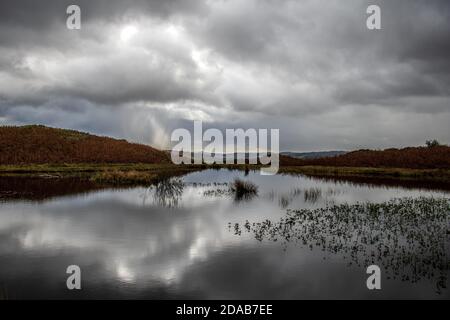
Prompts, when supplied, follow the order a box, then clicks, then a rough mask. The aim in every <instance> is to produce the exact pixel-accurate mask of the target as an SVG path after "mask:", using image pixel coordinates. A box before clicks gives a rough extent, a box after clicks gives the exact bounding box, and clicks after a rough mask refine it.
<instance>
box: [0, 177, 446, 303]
mask: <svg viewBox="0 0 450 320" xmlns="http://www.w3.org/2000/svg"><path fill="white" fill-rule="evenodd" d="M236 178H240V179H243V180H246V181H251V182H252V183H254V184H255V185H257V186H258V196H257V197H255V198H253V199H250V200H248V201H244V202H235V201H234V199H233V195H229V194H227V195H224V194H216V193H214V192H210V190H217V189H220V190H228V189H229V185H230V184H231V183H232V182H233V181H234V180H235V179H236ZM0 180H1V179H0ZM21 181H22V182H17V183H15V182H14V183H11V184H8V183H6V182H5V183H3V185H2V184H1V183H0V186H2V188H3V189H2V190H4V191H15V192H17V193H20V192H21V191H24V190H25V191H26V190H28V191H30V192H32V193H34V194H39V192H42V194H43V195H44V196H45V197H41V198H39V199H40V200H39V201H28V200H29V199H26V198H25V199H26V200H23V199H21V198H20V197H19V198H15V199H14V201H12V200H11V199H5V200H4V201H2V202H1V203H0V288H3V289H0V291H1V292H2V293H0V294H1V295H2V296H3V297H6V298H8V299H17V298H89V299H90V298H146V299H152V298H159V299H161V298H162V299H164V298H166V299H167V298H191V299H197V298H199V299H200V298H210V299H213V298H215V299H230V298H234V299H259V298H260V299H270V298H272V299H275V298H277V299H278V298H279V299H282V298H286V299H297V298H377V297H383V298H390V297H392V298H408V297H410V298H417V297H425V298H436V297H438V298H439V297H444V298H445V297H449V292H448V289H445V290H443V292H442V294H441V295H439V296H438V295H436V293H435V287H436V283H435V281H434V279H435V278H432V279H431V280H429V281H427V280H426V277H422V278H421V279H422V280H421V281H419V282H417V283H412V282H411V281H405V282H401V281H400V280H399V279H398V278H397V279H393V278H392V279H384V280H383V281H384V282H383V284H384V286H383V290H382V292H379V293H378V294H376V293H373V292H369V291H368V290H367V289H366V287H365V281H366V274H365V269H364V268H361V267H358V265H357V264H356V263H353V264H352V265H351V266H348V265H347V264H346V262H345V260H344V261H342V260H343V259H342V256H341V253H339V252H338V253H337V254H330V255H328V256H327V260H323V257H324V255H326V254H327V252H324V251H322V250H320V248H319V247H314V248H313V250H309V247H308V248H304V247H302V246H298V245H295V246H292V247H290V248H289V250H286V251H284V250H283V248H282V247H280V245H279V243H274V242H270V241H264V242H258V241H255V239H254V237H253V234H252V233H248V232H242V236H240V237H236V236H235V235H234V234H233V232H229V230H228V228H227V225H228V222H229V221H233V222H239V223H240V224H241V225H242V224H243V223H245V221H246V220H248V221H265V220H270V221H279V219H281V218H284V217H285V214H286V208H290V209H297V208H299V209H302V208H303V209H311V210H314V209H317V208H321V207H324V206H327V205H329V206H331V205H332V204H334V203H335V204H337V205H339V204H341V203H350V204H352V203H355V202H356V201H372V202H383V201H386V200H389V199H391V198H393V197H411V198H417V197H419V196H434V197H436V198H437V197H443V196H448V193H445V192H441V191H423V190H417V189H406V188H399V187H395V188H394V187H377V186H374V185H371V186H359V185H358V186H355V185H353V184H350V183H344V182H339V183H335V182H332V181H322V180H317V179H313V178H307V177H303V176H284V175H279V176H271V177H267V176H260V175H259V172H253V171H249V172H248V173H247V176H245V172H244V171H232V170H218V171H216V170H206V171H203V172H196V173H192V174H189V175H186V176H184V177H182V178H181V179H179V180H177V181H176V180H171V181H164V182H162V183H161V184H160V185H159V186H158V185H156V186H154V187H153V188H129V189H120V190H119V189H94V190H95V191H96V192H89V193H88V192H80V193H78V192H77V193H75V194H72V195H71V196H70V195H69V194H70V193H66V191H67V190H69V189H70V188H66V189H64V188H65V187H63V186H62V185H60V187H61V189H64V193H61V192H59V191H58V190H52V192H48V193H45V190H43V189H45V188H46V187H47V186H48V187H49V188H52V187H51V184H50V185H49V184H48V182H43V183H44V184H42V185H39V184H37V183H35V182H30V184H29V185H28V184H27V183H26V180H21ZM55 182H56V180H55ZM31 186H34V187H35V188H36V189H35V190H34V189H33V188H31ZM27 188H28V189H27ZM71 188H72V190H82V189H78V186H75V185H73V186H72V187H71ZM54 189H56V188H54ZM315 189H317V190H320V192H315V191H311V190H315ZM306 191H307V193H308V194H309V195H308V196H307V197H306V198H305V192H306ZM224 192H225V191H224ZM209 193H210V194H209ZM315 193H320V195H321V196H320V197H319V196H317V197H316V196H314V194H315ZM62 194H63V195H64V197H61V196H60V195H62ZM208 194H209V195H208ZM205 195H208V196H205ZM311 195H312V196H311ZM283 198H285V200H280V199H283ZM35 199H38V198H31V200H35ZM312 200H314V201H312ZM419 221H420V220H419ZM438 223H439V222H438V220H435V224H438ZM232 227H233V226H232ZM424 227H426V226H424ZM437 227H438V226H436V228H437ZM411 228H412V227H411ZM419 228H421V227H419ZM241 230H245V229H241ZM313 231H314V229H312V230H311V232H313ZM436 232H438V229H436ZM317 234H318V233H317V232H316V235H317ZM430 237H431V236H430ZM425 240H426V241H428V240H427V239H426V238H424V241H425ZM348 241H350V240H348ZM432 241H434V240H432ZM386 245H389V243H386ZM433 254H435V253H433ZM436 254H437V253H436ZM369 255H370V254H369ZM71 264H77V265H79V266H80V267H81V269H82V277H83V278H82V286H83V290H82V292H72V291H68V290H67V289H66V286H65V281H66V276H67V275H66V273H65V270H66V268H67V266H68V265H71ZM447 283H448V273H447Z"/></svg>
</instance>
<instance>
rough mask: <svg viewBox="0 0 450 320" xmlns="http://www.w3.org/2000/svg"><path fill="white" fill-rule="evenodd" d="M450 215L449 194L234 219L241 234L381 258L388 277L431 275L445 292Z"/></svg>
mask: <svg viewBox="0 0 450 320" xmlns="http://www.w3.org/2000/svg"><path fill="white" fill-rule="evenodd" d="M314 194H316V192H315V193H314ZM313 197H316V195H314V196H313ZM449 215H450V200H449V199H446V198H425V197H419V198H416V199H413V198H401V199H393V200H390V201H388V202H384V203H380V204H374V203H356V204H353V205H349V204H341V205H333V206H329V207H325V208H320V209H314V210H311V209H300V210H288V211H287V214H286V216H285V217H283V218H281V219H279V220H278V221H271V220H265V221H262V222H256V223H255V222H254V223H250V222H249V221H248V220H247V221H246V222H245V223H244V224H242V225H240V224H239V223H236V224H234V227H233V231H234V234H235V235H239V236H240V235H242V230H245V231H247V232H250V233H253V235H254V236H255V238H256V239H257V240H258V241H262V240H265V239H267V240H269V241H274V242H276V241H281V242H282V243H283V244H284V245H286V243H288V242H292V241H295V242H297V243H300V244H301V245H303V246H306V247H309V248H310V249H311V250H312V249H313V248H315V247H317V248H319V249H321V250H322V251H328V252H331V253H334V254H338V255H340V256H342V257H343V258H344V259H348V260H350V262H349V264H350V265H351V264H352V263H355V264H356V265H358V266H360V267H364V266H369V265H371V264H377V265H380V266H382V267H383V272H386V274H387V275H388V279H389V278H390V277H392V278H394V279H395V278H400V279H401V280H402V281H411V282H413V283H416V282H418V281H419V280H421V279H423V278H426V279H427V280H431V281H432V282H433V283H434V284H435V286H436V291H437V292H438V293H442V290H443V289H445V288H446V283H447V274H448V271H449V270H450V261H449V257H448V249H449V243H450V241H449V234H450V228H449V227H450V225H448V217H449ZM230 229H231V224H230Z"/></svg>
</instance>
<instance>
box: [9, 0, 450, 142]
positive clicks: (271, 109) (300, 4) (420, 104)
mask: <svg viewBox="0 0 450 320" xmlns="http://www.w3.org/2000/svg"><path fill="white" fill-rule="evenodd" d="M73 3H76V4H79V5H80V6H81V8H82V19H83V26H82V30H80V31H76V32H74V31H71V30H67V29H66V28H65V17H66V15H65V8H66V7H67V5H68V4H69V1H65V0H64V1H56V0H55V1H43V2H36V1H31V0H22V1H8V2H5V1H4V2H2V3H1V4H0V120H1V121H2V123H32V122H41V123H47V124H52V125H54V126H68V127H71V128H75V129H77V128H79V129H86V130H92V131H93V132H101V133H105V134H111V135H114V136H121V135H123V136H125V137H126V138H129V139H133V140H138V141H140V142H148V141H150V143H154V142H153V141H155V140H159V141H167V137H168V136H170V130H172V128H174V127H175V126H178V125H185V124H188V122H189V121H191V120H193V119H195V118H199V119H202V120H204V121H207V122H209V124H215V125H217V126H218V127H221V128H222V127H226V126H231V127H233V126H234V125H235V124H236V123H239V124H240V125H241V126H242V127H251V126H257V127H258V126H264V127H279V128H283V129H284V130H285V132H286V135H282V136H281V139H282V141H284V142H282V146H283V147H284V148H289V149H291V150H292V149H317V148H319V149H320V148H332V149H336V148H353V147H358V146H364V143H363V141H364V139H366V142H367V143H366V144H367V146H369V145H370V146H374V147H377V146H386V145H389V146H395V145H396V144H404V143H410V144H418V143H422V142H423V141H424V140H425V139H426V138H429V135H434V136H435V137H439V138H440V139H442V140H444V142H445V141H446V140H447V141H448V140H449V139H450V134H449V131H448V129H447V128H446V126H445V125H443V124H442V119H447V118H448V112H449V111H450V104H449V99H450V58H449V56H448V54H447V53H448V52H449V49H450V40H449V37H448V35H449V34H450V4H449V3H448V1H438V0H433V1H428V2H421V1H404V0H402V1H400V0H399V1H385V0H378V1H375V2H373V1H346V2H345V4H343V3H342V1H336V0H334V1H311V0H304V1H290V0H283V1H272V0H260V1H257V0H253V1H245V2H244V1H194V0H189V1H184V0H183V1H182V0H173V1H156V0H155V1H143V0H135V1H131V2H126V3H125V2H123V1H115V0H114V1H104V0H100V1H87V0H83V1H75V2H73ZM372 3H374V4H379V5H380V6H381V10H382V28H383V29H382V30H381V31H369V30H367V29H366V26H365V19H366V13H365V9H366V7H367V6H368V4H372ZM70 4H72V2H70ZM127 25H136V26H137V27H138V28H139V30H138V33H137V34H136V35H134V36H133V38H132V39H131V40H130V41H121V37H123V34H122V33H123V32H125V31H124V28H125V27H126V26H127ZM122 40H123V39H122ZM76 104H79V106H78V107H74V105H76ZM424 115H426V117H425V116H424ZM385 117H389V118H390V119H397V120H399V121H400V122H401V123H397V128H398V129H397V131H398V132H402V134H403V135H404V136H399V135H397V134H396V131H395V129H394V128H395V126H394V124H392V123H390V121H386V122H384V123H378V122H379V121H384V120H383V119H385ZM142 119H143V120H142ZM255 119H258V121H255ZM403 119H409V121H410V123H413V124H414V127H411V126H407V124H406V123H405V121H403ZM430 119H431V120H430ZM331 120H333V122H330V121H331ZM421 121H423V122H421ZM431 121H435V122H436V123H437V124H439V125H438V126H436V127H435V128H433V129H432V130H431V129H430V128H429V127H428V126H429V125H430V123H431ZM373 123H376V124H378V125H374V126H372V124H373ZM421 123H423V124H421ZM379 128H383V130H384V133H386V134H387V133H389V134H390V135H391V137H392V139H394V140H393V141H388V140H389V139H388V138H387V136H385V135H384V133H383V132H380V131H379ZM149 135H156V136H157V137H158V138H157V139H150V140H148V138H145V137H148V136H149ZM425 136H427V137H426V138H425ZM161 137H163V138H161Z"/></svg>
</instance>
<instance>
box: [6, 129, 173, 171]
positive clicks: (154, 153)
mask: <svg viewBox="0 0 450 320" xmlns="http://www.w3.org/2000/svg"><path fill="white" fill-rule="evenodd" d="M169 161H170V158H169V157H168V156H167V154H166V153H164V152H162V151H159V150H157V149H155V148H152V147H150V146H146V145H142V144H137V143H130V142H127V141H126V140H118V139H113V138H109V137H100V136H96V135H92V134H89V133H84V132H80V131H75V130H67V129H56V128H50V127H46V126H41V125H30V126H21V127H15V126H0V164H2V165H5V164H14V165H16V164H43V163H55V164H59V163H165V162H169Z"/></svg>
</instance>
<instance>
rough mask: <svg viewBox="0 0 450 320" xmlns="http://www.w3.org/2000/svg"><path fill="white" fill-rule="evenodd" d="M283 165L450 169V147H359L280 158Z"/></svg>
mask: <svg viewBox="0 0 450 320" xmlns="http://www.w3.org/2000/svg"><path fill="white" fill-rule="evenodd" d="M281 164H282V165H297V166H307V165H314V166H333V167H374V168H412V169H449V168H450V147H448V146H433V147H409V148H403V149H386V150H357V151H352V152H348V153H346V154H343V155H339V156H335V157H327V158H319V159H294V158H291V159H289V160H288V161H281Z"/></svg>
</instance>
